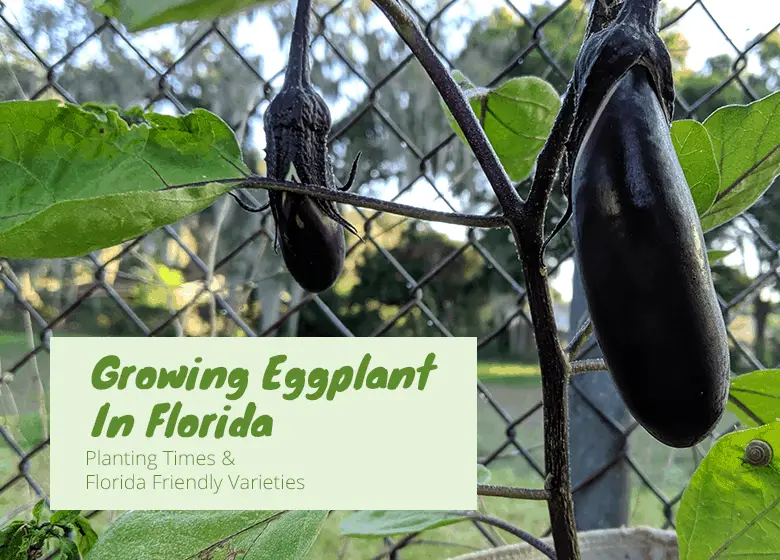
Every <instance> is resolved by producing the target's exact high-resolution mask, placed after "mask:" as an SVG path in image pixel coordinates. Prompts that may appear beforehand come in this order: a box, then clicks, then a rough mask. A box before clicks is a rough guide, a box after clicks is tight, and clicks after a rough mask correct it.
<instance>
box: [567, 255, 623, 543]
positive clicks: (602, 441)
mask: <svg viewBox="0 0 780 560" xmlns="http://www.w3.org/2000/svg"><path fill="white" fill-rule="evenodd" d="M586 309H587V303H586V302H585V294H584V291H583V287H582V282H581V280H580V274H579V270H578V267H577V266H576V264H575V267H574V279H573V291H572V301H571V308H570V314H569V332H570V333H571V334H572V335H573V334H574V333H575V332H576V331H577V326H578V325H579V322H580V319H581V318H582V316H583V315H584V314H585V311H586ZM600 356H601V351H600V350H599V348H598V346H594V347H593V348H592V349H591V350H590V351H589V352H588V353H587V354H586V355H585V356H583V357H588V358H597V357H600ZM569 417H570V422H569V426H570V427H569V434H570V457H571V474H572V487H573V488H574V489H577V487H578V485H580V484H582V483H583V482H584V481H587V480H588V479H589V478H590V477H592V476H593V475H594V473H596V472H598V471H599V470H601V469H602V468H603V467H604V466H605V465H607V464H609V463H610V462H612V461H613V460H614V459H615V457H616V456H618V455H620V454H621V452H622V449H623V446H624V436H623V434H622V433H621V432H620V431H619V430H617V429H616V426H622V427H623V428H625V427H626V425H627V424H628V422H630V419H631V417H630V416H629V414H628V413H627V411H626V408H625V405H624V404H623V401H622V399H621V398H620V395H619V394H618V392H617V389H616V388H615V385H614V384H613V383H612V378H611V377H610V376H609V373H608V372H606V371H598V372H592V373H584V374H580V375H576V376H574V377H573V378H572V380H571V386H570V387H569ZM609 419H611V420H612V421H610V420H609ZM627 466H628V465H627V463H626V462H625V461H624V460H622V459H619V460H618V461H616V462H614V463H613V464H612V466H611V467H609V468H608V469H607V470H606V471H604V472H603V474H601V475H600V476H598V477H596V478H595V479H594V480H592V481H590V482H589V483H587V484H586V485H585V486H584V487H582V488H581V489H579V490H577V491H576V492H575V494H574V516H575V519H576V521H577V529H578V530H580V531H587V530H592V529H607V528H611V527H620V526H621V525H627V524H628V505H629V499H630V486H629V478H628V468H627Z"/></svg>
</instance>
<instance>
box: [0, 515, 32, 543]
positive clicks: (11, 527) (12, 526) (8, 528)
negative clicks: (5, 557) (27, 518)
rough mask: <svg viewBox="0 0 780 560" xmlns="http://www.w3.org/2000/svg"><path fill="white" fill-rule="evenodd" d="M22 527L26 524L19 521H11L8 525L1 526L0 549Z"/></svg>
mask: <svg viewBox="0 0 780 560" xmlns="http://www.w3.org/2000/svg"><path fill="white" fill-rule="evenodd" d="M24 525H26V523H25V522H24V521H22V520H20V519H17V520H15V521H11V522H10V523H7V524H6V525H3V527H2V529H0V548H1V547H2V546H3V545H4V544H5V543H6V542H8V541H9V540H10V539H11V537H12V536H13V535H14V534H15V533H16V532H17V531H18V530H19V529H21V528H22V527H24Z"/></svg>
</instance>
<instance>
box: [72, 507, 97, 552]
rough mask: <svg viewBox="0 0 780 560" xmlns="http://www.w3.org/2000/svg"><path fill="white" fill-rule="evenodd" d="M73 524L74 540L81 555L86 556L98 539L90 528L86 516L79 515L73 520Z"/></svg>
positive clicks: (90, 525)
mask: <svg viewBox="0 0 780 560" xmlns="http://www.w3.org/2000/svg"><path fill="white" fill-rule="evenodd" d="M73 526H74V528H75V529H76V532H75V533H74V540H75V541H76V545H77V546H78V547H79V552H80V553H81V555H82V556H86V555H87V552H89V551H90V550H91V549H92V547H93V546H95V543H96V542H97V540H98V536H97V533H96V532H95V530H94V529H93V528H92V523H90V522H89V519H87V518H86V517H82V516H79V517H77V518H76V519H74V520H73Z"/></svg>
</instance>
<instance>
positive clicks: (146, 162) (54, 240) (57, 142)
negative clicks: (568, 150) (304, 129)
mask: <svg viewBox="0 0 780 560" xmlns="http://www.w3.org/2000/svg"><path fill="white" fill-rule="evenodd" d="M128 114H129V113H128ZM123 116H125V117H127V114H125V115H120V114H119V113H117V112H115V111H112V110H108V109H104V110H102V111H101V109H100V107H99V106H98V105H96V104H92V105H91V106H90V107H89V108H87V109H82V108H80V107H77V106H75V105H68V104H62V103H59V102H57V101H9V102H5V103H0V179H1V180H2V184H3V189H2V191H0V256H2V257H12V258H50V257H67V256H76V255H83V254H85V253H88V252H90V251H93V250H96V249H100V248H103V247H110V246H113V245H116V244H118V243H121V242H122V241H126V240H128V239H132V238H134V237H137V236H139V235H141V234H143V233H145V232H147V231H150V230H153V229H156V228H158V227H160V226H163V225H166V224H169V223H172V222H175V221H177V220H179V219H181V218H183V217H184V216H186V215H188V214H191V213H194V212H198V211H200V210H202V209H204V208H206V207H207V206H209V205H210V204H212V203H213V202H214V201H215V200H216V199H217V197H219V196H220V195H222V194H224V193H225V192H227V191H229V190H230V189H231V188H234V187H235V184H230V185H217V184H213V183H212V184H208V185H206V186H202V187H188V188H179V189H166V184H167V185H180V184H184V183H190V182H196V181H210V180H215V179H225V178H234V177H237V176H238V175H240V173H239V171H238V169H236V167H238V168H240V169H242V170H243V169H245V168H244V166H243V164H242V162H241V152H240V149H239V147H238V143H237V142H236V138H235V136H234V134H233V132H232V131H231V130H230V128H229V127H228V126H227V125H226V124H225V123H224V122H223V121H222V120H220V119H219V117H217V116H216V115H214V114H212V113H209V112H208V111H205V110H201V109H196V110H195V111H194V112H192V113H189V114H187V115H185V116H183V117H171V116H167V115H159V114H155V113H144V114H143V117H144V118H143V119H142V121H143V122H142V123H141V124H138V125H130V124H128V123H127V122H126V121H125V120H124V119H123Z"/></svg>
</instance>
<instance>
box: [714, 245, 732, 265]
mask: <svg viewBox="0 0 780 560" xmlns="http://www.w3.org/2000/svg"><path fill="white" fill-rule="evenodd" d="M736 250H737V249H736V247H735V248H734V249H729V250H728V251H724V250H719V249H713V250H712V251H707V262H709V263H710V266H712V265H713V264H715V263H717V262H719V261H721V260H723V259H725V258H726V257H728V256H729V255H730V254H731V253H733V252H734V251H736Z"/></svg>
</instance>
